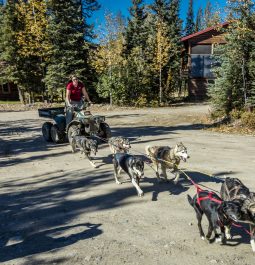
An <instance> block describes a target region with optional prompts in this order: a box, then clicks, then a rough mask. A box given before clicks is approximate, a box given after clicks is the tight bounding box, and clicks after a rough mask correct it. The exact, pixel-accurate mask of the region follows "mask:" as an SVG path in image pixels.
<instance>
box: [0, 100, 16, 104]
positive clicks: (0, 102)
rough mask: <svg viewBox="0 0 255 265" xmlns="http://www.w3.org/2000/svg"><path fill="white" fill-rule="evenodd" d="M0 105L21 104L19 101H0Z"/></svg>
mask: <svg viewBox="0 0 255 265" xmlns="http://www.w3.org/2000/svg"><path fill="white" fill-rule="evenodd" d="M0 104H21V103H20V101H8V100H0Z"/></svg>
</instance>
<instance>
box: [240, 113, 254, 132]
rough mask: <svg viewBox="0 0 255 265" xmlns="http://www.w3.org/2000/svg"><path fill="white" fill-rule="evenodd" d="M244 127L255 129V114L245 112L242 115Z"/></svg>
mask: <svg viewBox="0 0 255 265" xmlns="http://www.w3.org/2000/svg"><path fill="white" fill-rule="evenodd" d="M241 121H242V124H243V126H245V127H248V128H249V129H255V112H243V113H242V115H241Z"/></svg>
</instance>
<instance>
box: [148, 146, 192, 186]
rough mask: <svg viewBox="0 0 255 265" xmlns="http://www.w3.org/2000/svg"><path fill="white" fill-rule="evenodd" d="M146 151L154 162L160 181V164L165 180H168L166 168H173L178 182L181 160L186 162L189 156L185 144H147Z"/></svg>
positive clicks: (175, 181) (175, 180)
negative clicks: (172, 145) (173, 145)
mask: <svg viewBox="0 0 255 265" xmlns="http://www.w3.org/2000/svg"><path fill="white" fill-rule="evenodd" d="M145 151H146V154H147V155H148V157H149V158H150V159H151V161H152V163H153V167H154V170H155V172H156V176H157V179H158V181H161V178H160V176H159V166H161V170H162V174H163V176H164V178H165V180H166V181H167V174H166V169H172V170H173V171H172V173H174V175H175V179H174V183H175V184H177V182H178V180H179V177H180V172H179V169H178V166H179V164H180V162H181V160H183V161H184V162H186V160H187V159H188V158H189V156H188V152H187V148H186V147H185V146H184V144H183V143H178V144H177V145H176V146H175V147H174V148H171V147H169V146H147V147H146V148H145Z"/></svg>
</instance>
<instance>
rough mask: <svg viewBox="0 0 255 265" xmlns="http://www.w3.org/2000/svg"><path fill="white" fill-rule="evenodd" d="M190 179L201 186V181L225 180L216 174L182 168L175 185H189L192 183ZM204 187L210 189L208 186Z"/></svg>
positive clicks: (221, 181)
mask: <svg viewBox="0 0 255 265" xmlns="http://www.w3.org/2000/svg"><path fill="white" fill-rule="evenodd" d="M192 181H193V182H194V183H196V184H200V185H201V186H203V184H201V183H223V182H224V181H225V177H221V176H216V175H214V176H211V175H207V174H205V173H201V172H197V171H188V170H183V172H181V173H180V178H179V181H178V183H177V185H184V186H185V187H187V186H191V185H193V183H192ZM206 188H209V189H210V187H206Z"/></svg>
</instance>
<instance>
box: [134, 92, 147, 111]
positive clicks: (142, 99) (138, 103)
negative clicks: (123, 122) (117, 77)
mask: <svg viewBox="0 0 255 265" xmlns="http://www.w3.org/2000/svg"><path fill="white" fill-rule="evenodd" d="M134 105H135V106H136V107H138V108H142V107H146V106H147V98H146V95H144V94H141V95H140V96H139V97H138V99H137V100H135V101H134Z"/></svg>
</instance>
